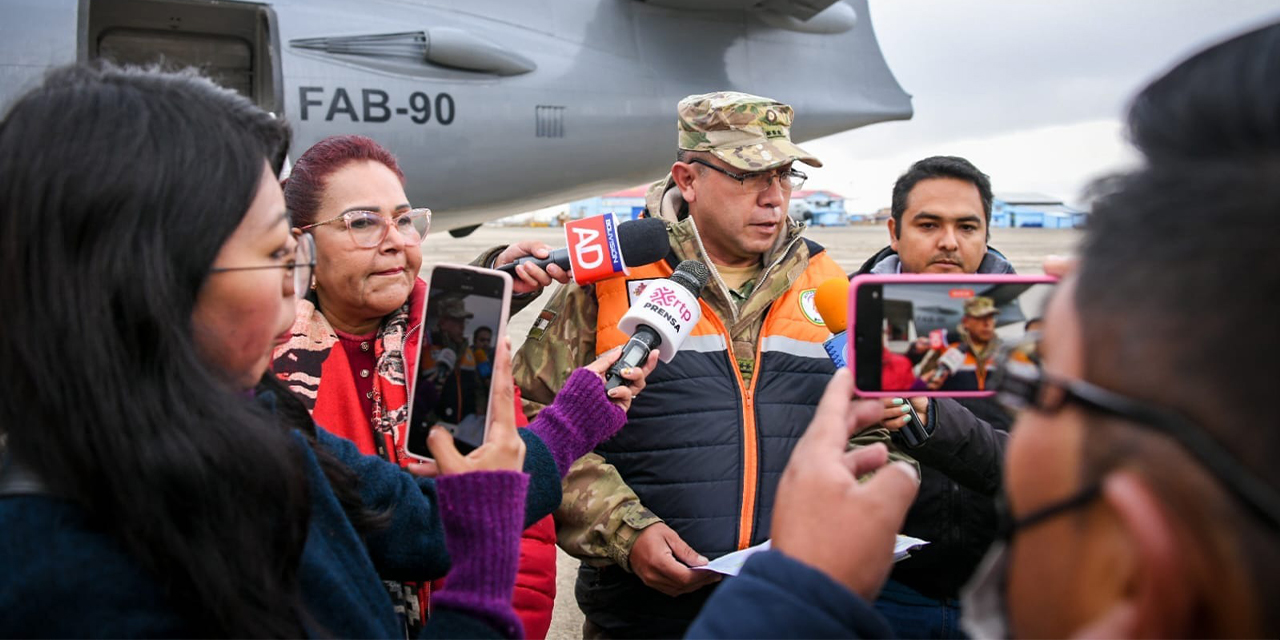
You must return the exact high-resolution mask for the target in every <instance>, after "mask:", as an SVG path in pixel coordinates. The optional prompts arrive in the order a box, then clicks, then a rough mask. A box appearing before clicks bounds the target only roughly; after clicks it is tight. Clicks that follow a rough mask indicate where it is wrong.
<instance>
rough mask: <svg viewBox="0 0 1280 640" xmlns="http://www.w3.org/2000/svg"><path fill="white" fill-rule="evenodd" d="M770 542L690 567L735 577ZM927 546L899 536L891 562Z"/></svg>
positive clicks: (894, 545) (895, 542)
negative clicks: (699, 565) (749, 559)
mask: <svg viewBox="0 0 1280 640" xmlns="http://www.w3.org/2000/svg"><path fill="white" fill-rule="evenodd" d="M771 542H772V540H765V541H764V542H761V543H760V544H758V545H756V546H754V547H747V548H746V549H743V550H741V551H734V552H733V553H730V554H727V555H723V556H720V557H719V558H716V559H715V560H712V561H711V562H708V563H707V564H705V565H703V566H701V567H690V568H691V569H693V570H695V571H714V572H716V573H722V574H724V575H726V576H736V575H738V572H740V571H742V565H743V564H746V562H747V558H750V557H751V556H753V555H755V554H757V553H760V552H761V551H764V550H765V549H768V548H769V545H770V543H771ZM926 544H929V543H928V542H925V541H924V540H921V539H920V538H912V537H911V536H904V535H899V536H898V538H897V539H896V540H895V541H894V544H893V561H894V562H898V561H899V560H903V559H905V558H907V557H909V556H910V555H911V554H910V551H911V550H912V549H918V548H920V547H923V546H924V545H926Z"/></svg>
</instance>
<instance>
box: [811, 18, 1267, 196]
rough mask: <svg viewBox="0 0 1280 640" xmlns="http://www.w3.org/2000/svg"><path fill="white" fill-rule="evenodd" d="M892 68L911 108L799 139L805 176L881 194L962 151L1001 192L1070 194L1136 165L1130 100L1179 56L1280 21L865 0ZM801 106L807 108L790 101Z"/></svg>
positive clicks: (819, 184) (818, 183) (854, 191)
mask: <svg viewBox="0 0 1280 640" xmlns="http://www.w3.org/2000/svg"><path fill="white" fill-rule="evenodd" d="M870 3H871V7H870V8H871V20H872V23H873V25H874V27H875V30H876V35H877V37H878V38H879V40H880V46H881V49H882V50H883V51H884V56H885V59H886V60H887V61H888V63H889V68H890V69H892V70H893V72H894V75H896V76H897V78H898V82H899V83H900V84H901V85H902V87H903V89H905V90H906V91H907V93H910V94H911V95H912V96H913V100H912V102H913V104H914V106H915V116H914V117H912V119H911V120H907V121H904V122H889V123H881V124H876V125H872V126H869V127H864V128H862V129H857V130H854V131H848V132H845V133H841V134H837V135H834V136H829V137H827V138H823V139H820V140H816V141H813V142H809V143H806V144H805V145H804V147H805V148H806V149H808V150H809V151H812V152H813V153H814V154H815V155H817V156H818V157H819V158H821V159H822V160H823V162H824V163H825V166H824V167H823V168H822V169H813V170H810V171H809V174H810V176H811V179H810V181H809V184H808V185H806V187H805V188H806V189H807V188H828V189H832V190H834V191H838V192H840V193H842V194H844V195H845V196H847V197H849V198H850V201H849V202H847V203H846V206H847V208H848V210H849V211H851V212H866V211H874V210H876V209H879V208H880V207H885V206H888V205H889V197H890V192H891V190H892V188H893V181H894V180H895V179H896V178H897V176H898V175H899V174H901V173H902V172H903V171H904V170H906V168H907V167H908V166H909V165H910V164H911V163H912V162H914V161H915V160H918V159H920V158H923V157H926V156H930V155H936V154H945V155H960V156H965V157H967V158H969V159H970V160H972V161H973V162H974V164H976V165H977V166H978V168H980V169H982V170H983V171H985V172H986V173H987V174H989V175H990V176H991V180H992V186H993V188H994V189H995V191H996V192H997V193H999V192H1001V191H1005V192H1010V191H1018V192H1025V191H1035V192H1041V193H1046V194H1049V195H1053V196H1057V197H1060V198H1063V199H1065V200H1066V201H1067V202H1069V203H1077V204H1078V203H1080V202H1081V200H1080V192H1081V190H1082V188H1083V187H1084V186H1085V185H1087V184H1088V182H1089V180H1090V179H1091V178H1093V177H1095V176H1097V175H1100V174H1104V173H1108V172H1111V171H1115V170H1117V169H1121V168H1124V167H1125V166H1132V165H1133V164H1134V163H1135V162H1136V154H1135V152H1134V151H1133V150H1132V149H1131V148H1130V147H1129V146H1128V143H1127V142H1125V140H1124V137H1123V127H1122V126H1121V117H1122V114H1123V112H1124V109H1125V106H1126V104H1127V102H1128V100H1129V99H1130V98H1131V97H1132V96H1133V94H1134V93H1135V92H1136V91H1137V90H1138V89H1139V88H1141V87H1142V85H1143V84H1145V83H1146V82H1147V81H1149V80H1151V79H1153V78H1155V77H1156V76H1157V75H1158V74H1160V73H1161V72H1163V71H1164V70H1166V69H1167V68H1169V67H1170V66H1172V65H1173V64H1174V63H1175V62H1177V61H1178V60H1180V59H1182V58H1184V57H1186V56H1187V55H1189V54H1191V53H1194V52H1195V51H1197V50H1199V49H1201V48H1204V47H1205V46H1207V45H1209V44H1212V43H1213V42H1216V41H1218V40H1221V39H1224V38H1226V37H1229V36H1231V35H1234V34H1237V33H1240V32H1243V31H1245V30H1247V29H1248V28H1250V27H1254V26H1259V25H1262V24H1265V23H1267V22H1273V21H1276V20H1280V0H1268V1H1260V0H1035V1H1029V0H966V1H963V2H958V1H955V0H870ZM797 117H804V115H803V114H797Z"/></svg>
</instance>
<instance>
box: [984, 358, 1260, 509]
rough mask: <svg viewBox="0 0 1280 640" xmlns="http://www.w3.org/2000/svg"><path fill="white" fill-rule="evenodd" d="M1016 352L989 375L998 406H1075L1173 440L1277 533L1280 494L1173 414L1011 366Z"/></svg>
mask: <svg viewBox="0 0 1280 640" xmlns="http://www.w3.org/2000/svg"><path fill="white" fill-rule="evenodd" d="M1015 352H1016V349H1009V350H1007V351H1004V352H1003V353H1002V354H1001V358H1000V362H999V366H998V367H997V368H996V372H995V373H994V374H993V375H994V376H995V378H996V380H995V381H994V385H993V387H992V388H994V389H995V392H996V400H998V401H999V402H1000V403H1001V404H1003V405H1005V406H1006V407H1008V408H1010V409H1013V410H1015V411H1016V410H1020V409H1033V410H1035V411H1040V412H1042V413H1054V412H1057V411H1059V410H1061V409H1062V407H1064V406H1065V405H1066V404H1067V403H1069V402H1074V403H1076V404H1078V405H1080V406H1081V407H1084V408H1085V409H1088V410H1090V411H1094V412H1097V413H1101V414H1104V415H1110V416H1115V417H1117V418H1121V419H1123V420H1126V421H1128V422H1130V423H1132V424H1135V425H1137V426H1141V427H1145V428H1148V429H1151V430H1153V431H1156V432H1159V433H1161V434H1163V435H1166V436H1168V437H1170V438H1173V440H1174V441H1175V442H1177V443H1178V444H1179V445H1181V446H1182V448H1183V449H1184V450H1185V451H1186V452H1187V453H1188V454H1190V455H1191V457H1193V458H1195V459H1196V460H1197V461H1199V462H1200V464H1202V465H1203V466H1204V467H1205V469H1207V470H1208V471H1209V473H1210V474H1212V475H1213V476H1214V477H1216V478H1217V479H1218V480H1219V481H1220V482H1221V483H1222V484H1223V485H1224V486H1226V488H1227V489H1228V490H1229V491H1231V493H1233V494H1235V496H1236V497H1237V498H1239V499H1240V500H1241V501H1242V502H1244V503H1245V504H1246V505H1248V506H1249V507H1250V508H1251V509H1252V510H1253V511H1254V512H1255V513H1256V514H1257V515H1258V516H1259V517H1261V518H1262V519H1263V520H1265V521H1266V522H1267V523H1268V524H1270V525H1271V526H1272V527H1275V528H1277V529H1280V494H1277V492H1276V491H1275V490H1274V489H1273V488H1272V487H1271V486H1269V485H1268V484H1267V483H1265V482H1263V481H1262V480H1260V479H1259V478H1258V477H1257V476H1255V475H1253V474H1251V473H1249V472H1248V471H1246V470H1245V469H1244V467H1243V465H1241V464H1240V462H1239V461H1238V460H1237V459H1236V457H1235V456H1234V455H1232V454H1231V453H1229V452H1228V451H1227V450H1226V449H1224V448H1223V447H1222V446H1221V445H1219V444H1218V443H1217V441H1215V440H1214V439H1213V438H1212V437H1210V436H1209V434H1208V433H1206V432H1205V431H1204V429H1202V428H1200V427H1198V426H1196V425H1195V424H1193V423H1192V422H1190V421H1189V420H1187V419H1185V418H1183V417H1182V416H1180V415H1178V414H1175V413H1173V412H1170V411H1167V410H1165V409H1162V408H1159V407H1154V406H1151V405H1148V404H1145V403H1143V402H1140V401H1138V400H1134V399H1132V398H1129V397H1126V396H1123V395H1120V394H1118V393H1115V392H1113V391H1109V390H1107V389H1103V388H1102V387H1099V386H1097V385H1095V384H1091V383H1089V382H1085V381H1084V380H1069V379H1065V378H1058V377H1055V376H1051V375H1048V374H1047V373H1045V372H1044V370H1043V369H1042V368H1041V367H1040V366H1039V365H1038V364H1032V363H1028V362H1017V361H1013V360H1012V359H1011V358H1010V357H1009V355H1010V354H1012V353H1015ZM1024 520H1025V519H1024ZM1023 524H1024V526H1025V523H1023Z"/></svg>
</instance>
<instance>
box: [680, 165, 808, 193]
mask: <svg viewBox="0 0 1280 640" xmlns="http://www.w3.org/2000/svg"><path fill="white" fill-rule="evenodd" d="M689 164H700V165H702V166H704V167H709V168H711V169H714V170H716V171H719V172H720V173H723V174H724V175H726V176H729V177H730V178H733V179H734V180H737V181H738V184H740V185H742V190H743V191H746V192H750V193H759V192H761V191H765V190H767V189H768V188H769V185H771V184H773V179H774V178H777V179H778V184H779V185H781V186H782V190H783V191H795V190H796V189H799V188H800V187H803V186H804V181H805V180H808V179H809V176H807V175H805V174H803V173H801V172H799V171H796V170H795V169H787V170H785V171H757V172H755V173H734V172H732V171H729V170H727V169H721V168H720V167H717V166H716V165H714V164H711V163H710V162H707V161H706V160H703V159H701V158H694V159H693V160H690V161H689Z"/></svg>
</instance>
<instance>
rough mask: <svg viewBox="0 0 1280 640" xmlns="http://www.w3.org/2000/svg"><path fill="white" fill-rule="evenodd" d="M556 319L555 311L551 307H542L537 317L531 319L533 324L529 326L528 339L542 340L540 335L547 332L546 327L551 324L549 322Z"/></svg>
mask: <svg viewBox="0 0 1280 640" xmlns="http://www.w3.org/2000/svg"><path fill="white" fill-rule="evenodd" d="M555 319H556V312H555V311H552V310H551V309H543V310H542V313H539V314H538V318H537V319H536V320H534V321H533V326H532V327H529V339H530V340H537V341H539V342H540V341H542V336H544V335H546V334H547V327H549V326H551V322H552V321H553V320H555Z"/></svg>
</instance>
